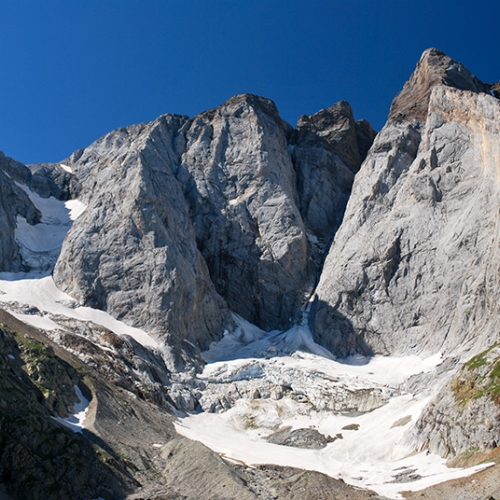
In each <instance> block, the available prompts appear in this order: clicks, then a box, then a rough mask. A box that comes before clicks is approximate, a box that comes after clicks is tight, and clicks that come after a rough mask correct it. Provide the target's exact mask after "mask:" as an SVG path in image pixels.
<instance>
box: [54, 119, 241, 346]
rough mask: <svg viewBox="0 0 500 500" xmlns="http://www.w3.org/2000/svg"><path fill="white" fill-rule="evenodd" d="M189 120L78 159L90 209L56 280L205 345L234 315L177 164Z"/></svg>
mask: <svg viewBox="0 0 500 500" xmlns="http://www.w3.org/2000/svg"><path fill="white" fill-rule="evenodd" d="M186 121H187V119H186V118H183V117H176V116H166V117H162V118H160V119H158V120H156V121H155V122H152V123H149V124H145V125H138V126H133V127H129V128H127V129H120V130H117V131H115V132H112V133H111V134H108V135H107V136H105V137H103V138H102V139H100V140H99V141H97V142H96V143H94V144H93V145H91V146H90V147H89V148H87V149H86V150H84V151H83V152H79V153H78V155H77V157H73V158H72V159H71V163H70V164H71V167H72V168H73V170H74V172H75V175H76V176H77V178H79V179H81V181H82V198H83V199H84V200H85V201H86V203H87V204H88V206H87V209H86V210H85V212H84V213H83V214H82V215H81V217H80V218H79V219H78V220H77V221H76V222H75V223H74V225H73V227H72V229H71V230H70V232H69V233H68V236H67V237H66V240H65V242H64V244H63V248H62V251H61V255H60V257H59V260H58V262H57V265H56V267H55V270H54V280H55V282H56V284H57V285H58V286H59V287H60V288H61V289H62V290H64V291H66V292H68V293H70V294H71V295H73V296H74V297H75V298H77V299H78V300H79V301H80V302H81V303H83V304H87V305H90V306H92V307H97V308H102V309H106V310H107V311H108V312H110V313H111V314H112V315H113V316H115V317H117V318H119V319H123V320H125V321H127V322H129V323H132V324H136V325H139V326H141V327H143V328H145V329H146V330H148V331H151V332H153V333H157V334H159V335H161V336H162V337H164V338H165V342H166V344H168V345H173V346H176V347H180V344H181V342H182V340H184V339H188V340H190V341H192V342H195V343H197V344H198V345H199V346H201V347H204V346H206V345H208V342H210V341H211V340H214V339H216V338H218V336H220V335H221V334H222V331H223V330H224V328H225V327H226V326H228V325H229V324H230V322H231V319H230V317H229V311H228V310H227V307H226V305H225V303H224V301H223V300H222V299H221V297H220V296H219V295H218V294H217V293H216V291H215V289H214V287H213V285H212V283H211V281H210V277H209V275H208V271H207V267H206V265H205V262H204V260H203V259H202V257H201V255H200V253H199V251H198V249H197V247H196V242H195V238H194V232H193V228H192V226H191V223H190V221H189V216H188V206H187V204H186V201H185V199H184V196H183V193H182V189H181V186H180V184H179V183H178V182H177V181H176V179H175V175H174V172H173V168H174V167H175V166H176V165H177V164H178V162H179V158H180V154H179V148H178V142H181V143H182V137H181V136H180V135H179V129H180V128H181V127H182V126H183V125H184V124H185V123H186Z"/></svg>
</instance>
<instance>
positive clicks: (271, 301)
mask: <svg viewBox="0 0 500 500" xmlns="http://www.w3.org/2000/svg"><path fill="white" fill-rule="evenodd" d="M290 132H291V127H290V126H289V125H288V124H286V123H285V122H283V121H282V120H281V118H280V117H279V114H278V110H277V109H276V106H275V105H274V103H273V102H271V101H269V100H268V99H264V98H261V97H257V96H253V95H246V94H245V95H239V96H235V97H233V98H231V99H230V100H229V101H227V102H226V103H225V104H224V105H222V106H221V107H219V108H217V109H215V110H211V111H207V112H205V113H202V114H201V115H199V116H197V117H195V118H194V120H193V122H192V123H191V124H190V126H189V129H187V130H186V140H187V143H186V152H185V153H184V154H183V156H182V162H181V166H180V169H179V171H178V174H177V177H178V179H179V180H180V182H181V183H182V184H183V185H184V189H185V195H186V199H187V200H188V202H189V205H190V213H191V220H192V223H193V227H194V229H195V233H196V241H197V243H198V247H199V248H200V251H201V253H202V255H203V257H204V258H205V261H206V262H207V265H208V268H209V270H210V276H211V278H212V281H213V283H214V285H215V287H216V289H217V291H218V292H219V293H220V294H221V295H222V296H223V297H224V299H225V300H226V301H227V303H228V305H229V307H230V308H231V310H233V311H234V312H237V313H238V314H240V315H242V316H243V317H245V318H246V319H248V320H249V321H251V322H253V323H255V324H257V325H259V326H261V327H262V328H265V329H268V330H271V329H275V328H283V327H285V326H286V325H287V324H288V323H289V321H290V319H291V318H292V317H293V315H294V313H295V311H296V310H297V307H298V306H299V305H300V303H301V302H302V300H303V296H304V293H305V291H306V289H307V287H308V286H309V287H310V286H311V285H312V283H310V281H311V280H310V276H309V275H308V258H309V248H308V243H307V238H306V233H305V228H304V224H303V221H302V218H301V215H300V212H299V210H298V207H297V203H296V201H297V197H296V188H295V184H296V179H295V172H294V168H293V164H292V160H291V156H290V154H289V152H288V149H287V134H289V133H290Z"/></svg>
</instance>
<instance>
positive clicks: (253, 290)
mask: <svg viewBox="0 0 500 500" xmlns="http://www.w3.org/2000/svg"><path fill="white" fill-rule="evenodd" d="M373 136H374V132H373V130H372V129H371V127H370V126H369V124H367V122H355V121H354V118H353V115H352V110H351V109H350V107H349V105H348V104H347V103H345V102H341V103H339V104H337V105H335V106H333V107H332V108H329V109H328V110H323V111H321V112H319V113H318V114H317V115H313V116H311V117H303V118H301V120H300V121H299V125H298V127H297V130H293V129H292V127H291V126H290V125H289V124H287V123H286V122H285V121H283V120H282V119H281V118H280V116H279V113H278V110H277V109H276V106H275V105H274V103H273V102H272V101H270V100H268V99H265V98H262V97H258V96H254V95H250V94H243V95H238V96H235V97H233V98H231V99H229V100H228V101H227V102H226V103H225V104H223V105H222V106H220V107H219V108H216V109H213V110H209V111H206V112H204V113H201V114H200V115H198V116H196V117H195V118H194V119H192V120H190V119H188V118H187V117H181V116H173V115H165V116H163V117H160V118H159V119H158V120H156V121H154V122H151V123H146V124H141V125H135V126H131V127H128V128H126V129H119V130H116V131H114V132H111V133H110V134H108V135H107V136H105V137H103V138H101V139H99V140H98V141H96V142H95V143H94V144H92V145H91V146H89V147H88V148H86V149H84V150H79V151H77V152H75V153H74V154H73V155H72V156H71V157H70V158H69V159H68V160H66V161H65V162H64V164H62V165H63V167H65V168H64V171H65V172H68V171H69V172H70V173H68V175H70V179H69V180H67V179H66V178H65V177H63V178H62V180H61V179H60V178H59V177H57V176H55V175H52V177H50V179H49V181H50V182H49V181H48V184H47V185H44V184H43V183H40V182H38V184H37V185H40V186H41V187H40V189H42V188H43V190H44V192H50V193H53V192H54V190H55V188H54V186H53V184H54V182H55V181H54V179H56V180H57V179H59V180H58V182H55V184H56V187H58V188H59V190H60V192H61V196H66V194H67V193H68V192H69V195H70V196H71V197H75V196H78V198H79V199H80V200H81V201H82V202H83V203H85V204H86V205H87V208H86V210H85V212H84V213H83V214H82V215H81V216H80V217H79V218H78V220H77V221H76V222H75V223H74V224H73V227H72V229H71V230H70V231H69V233H68V235H67V238H66V240H65V242H64V244H63V248H62V251H61V255H60V257H59V260H58V262H57V265H56V267H55V270H54V280H55V282H56V284H57V285H58V286H59V287H60V288H61V289H62V290H63V291H65V292H67V293H69V294H71V295H72V296H73V297H75V298H76V299H77V300H78V301H79V302H80V303H81V304H85V305H90V306H92V307H97V308H102V309H105V310H107V311H108V312H109V313H111V314H112V315H113V316H115V317H116V318H118V319H123V320H124V321H126V322H128V323H130V324H133V325H135V326H140V327H142V328H144V329H146V330H147V331H149V332H151V333H153V334H157V335H159V336H161V337H162V338H164V340H165V344H167V345H169V346H174V348H175V349H176V350H177V352H180V347H181V345H182V342H183V341H184V340H187V341H189V342H192V343H194V344H195V345H196V346H197V347H199V348H206V347H207V346H208V344H209V342H210V341H212V340H215V339H218V338H220V337H221V335H222V333H223V331H224V329H231V328H232V318H231V316H230V315H229V310H232V311H234V312H236V313H239V314H240V315H242V316H243V317H245V318H246V319H247V320H250V321H252V322H253V323H255V324H257V325H259V326H260V327H262V328H264V329H267V330H272V329H276V328H284V327H285V326H286V325H288V324H290V322H291V321H293V320H294V319H297V317H298V316H299V315H300V308H301V306H302V304H303V303H304V299H305V298H306V297H307V296H308V295H309V294H310V293H311V291H312V289H313V286H314V284H315V282H316V280H317V277H318V275H319V269H320V264H321V260H322V258H323V257H322V253H321V252H322V251H324V249H325V248H326V246H327V245H328V244H329V242H330V241H331V238H332V236H333V234H334V232H335V230H336V228H337V227H338V225H339V223H340V220H341V218H342V214H343V211H344V208H345V204H346V202H347V198H348V194H349V191H350V187H351V185H352V182H353V178H354V173H355V172H356V171H357V169H358V168H359V165H360V164H361V161H362V159H363V155H364V154H365V153H366V150H367V148H368V147H369V144H370V143H371V141H372V140H373ZM46 168H47V166H46V165H41V166H32V169H33V171H35V170H36V169H38V170H36V172H40V171H43V169H46ZM313 171H314V174H312V172H313ZM34 175H35V174H33V176H34ZM53 181H54V182H53ZM47 186H48V187H47ZM329 188H331V189H332V190H335V192H336V193H337V194H336V195H335V197H333V199H332V196H331V192H330V189H329ZM320 233H321V234H320ZM184 347H186V344H184ZM174 364H175V363H174Z"/></svg>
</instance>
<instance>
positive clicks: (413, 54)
mask: <svg viewBox="0 0 500 500" xmlns="http://www.w3.org/2000/svg"><path fill="white" fill-rule="evenodd" d="M0 6H1V7H2V8H1V13H0V47H1V49H0V68H1V70H2V71H1V75H2V76H1V78H0V117H1V122H0V149H1V150H3V151H4V152H5V154H7V155H8V156H12V157H13V158H16V159H18V160H20V161H23V162H25V163H31V162H38V161H39V162H43V161H59V160H62V159H64V158H66V157H67V156H69V155H70V154H71V153H72V152H73V151H74V150H75V149H78V148H81V147H85V146H87V145H88V144H90V143H91V142H92V141H94V140H95V139H97V138H98V137H100V136H101V135H103V134H105V133H106V132H109V131H110V130H112V129H114V128H117V127H121V126H126V125H130V124H132V123H138V122H142V121H148V120H152V119H154V118H156V117H157V116H159V115H161V114H163V113H179V114H186V115H189V116H194V115H195V114H197V113H199V112H201V111H204V110H206V109H209V108H212V107H215V106H218V105H219V104H222V103H223V102H224V101H226V100H227V99H228V98H229V97H231V96H232V95H234V94H238V93H242V92H250V93H254V94H259V95H263V96H265V97H268V98H270V99H272V100H274V101H275V102H276V104H277V106H278V109H279V110H280V113H281V115H282V117H283V118H285V119H286V120H287V121H289V122H290V123H291V124H292V125H295V123H296V121H297V119H298V117H299V116H300V115H302V114H312V113H315V112H316V111H318V110H319V109H321V108H324V107H328V106H330V105H332V104H333V103H335V102H337V101H339V100H341V99H345V100H347V101H348V102H349V103H350V104H351V106H352V107H353V109H354V113H355V116H356V118H357V119H359V118H365V119H367V120H369V121H370V122H371V123H372V125H373V126H374V127H375V128H376V129H380V128H381V127H382V125H383V124H384V122H385V119H386V117H387V113H388V110H389V105H390V103H391V101H392V98H393V97H394V95H395V94H396V93H397V92H398V91H399V90H400V89H401V87H402V85H403V83H404V82H405V81H406V80H407V78H408V77H409V76H410V74H411V72H412V71H413V69H414V67H415V64H416V62H417V61H418V59H419V57H420V55H421V53H422V51H423V50H425V49H426V48H428V47H437V48H439V49H441V50H443V51H445V52H446V53H447V54H448V55H449V56H451V57H453V58H454V59H457V60H458V61H460V62H462V63H463V64H465V65H466V66H467V67H468V68H469V69H470V70H471V71H472V72H473V73H474V74H475V75H476V76H477V77H478V78H480V79H481V80H483V81H486V82H490V83H491V82H496V81H498V80H500V64H499V62H500V43H499V42H500V40H499V38H500V1H498V0H496V1H489V0H482V1H475V2H472V1H459V0H454V1H449V0H432V1H431V0H429V1H418V0H415V1H405V0H399V1H396V0H394V1H393V0H387V1H384V0H378V1H376V0H370V1H369V0H302V1H298V0H288V1H285V0H265V1H264V0H251V1H250V0H248V1H239V0H98V1H96V0H85V1H83V0H64V1H62V0H45V1H42V0H31V1H28V0H15V1H13V0H12V1H11V0H0Z"/></svg>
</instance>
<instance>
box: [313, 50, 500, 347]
mask: <svg viewBox="0 0 500 500" xmlns="http://www.w3.org/2000/svg"><path fill="white" fill-rule="evenodd" d="M450 74H451V75H459V76H460V78H459V79H458V83H457V80H456V79H454V78H448V76H446V77H442V75H450ZM436 75H439V78H437V77H436ZM457 78H458V77H457ZM478 82H479V81H478V80H477V79H476V78H475V77H473V76H472V75H470V73H469V72H468V71H467V70H466V69H465V68H463V66H461V65H460V64H458V63H456V62H455V61H452V60H451V59H449V58H448V57H447V56H445V55H444V54H442V53H440V52H439V51H436V50H434V49H431V50H429V51H426V52H425V53H424V55H423V56H422V59H421V61H420V62H419V64H418V66H417V69H416V70H415V73H414V74H413V76H412V77H411V79H410V80H409V82H408V83H407V84H406V85H405V87H404V89H403V91H402V92H401V93H400V94H399V95H398V96H397V97H396V99H395V101H394V103H393V106H392V111H391V115H390V117H389V121H388V123H387V125H386V126H385V127H384V129H383V130H382V131H381V132H380V134H379V135H378V136H377V138H376V139H375V142H374V144H373V146H372V148H371V150H370V153H369V154H368V157H367V159H366V160H365V162H364V164H363V166H362V167H361V169H360V171H359V173H358V174H357V176H356V180H355V183H354V186H353V192H352V195H351V197H350V199H349V203H348V207H347V210H346V214H345V217H344V220H343V223H342V226H341V228H340V230H339V231H338V232H337V234H336V236H335V241H334V243H333V245H332V247H331V249H330V252H329V254H328V257H327V259H326V262H325V266H324V270H323V273H322V276H321V280H320V283H319V286H318V288H317V292H316V299H315V304H314V307H313V314H312V315H311V325H312V328H313V329H314V334H315V336H316V339H317V340H318V341H320V342H321V343H323V344H324V345H325V346H327V347H329V348H330V349H331V350H332V351H333V352H335V353H337V354H338V355H341V356H343V355H347V354H349V353H352V352H355V351H360V352H364V353H368V354H370V353H381V354H402V353H410V352H413V353H422V352H428V353H435V352H438V351H443V352H445V353H449V352H452V351H453V350H457V349H458V350H459V351H465V350H467V349H469V348H474V349H480V348H481V346H483V347H486V346H487V345H489V344H490V343H491V342H492V341H494V340H495V339H496V337H497V332H498V328H499V326H500V325H499V323H498V317H499V314H498V313H499V310H498V302H499V301H498V297H499V296H500V287H499V286H498V280H497V279H496V276H498V273H499V272H500V258H499V255H498V239H499V236H500V233H499V231H498V222H499V218H498V217H499V215H498V204H499V201H500V191H499V183H498V175H499V164H498V158H499V153H500V137H499V135H498V124H499V119H500V102H499V101H498V99H496V98H495V97H493V96H492V95H490V93H489V92H488V93H486V92H482V90H483V89H484V90H485V89H486V88H487V86H486V85H484V84H481V83H480V82H479V83H478ZM450 85H455V86H450ZM457 87H459V88H457ZM409 102H414V103H415V105H417V104H418V110H417V111H415V109H417V108H415V109H413V108H411V106H409ZM412 109H413V110H412Z"/></svg>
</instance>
